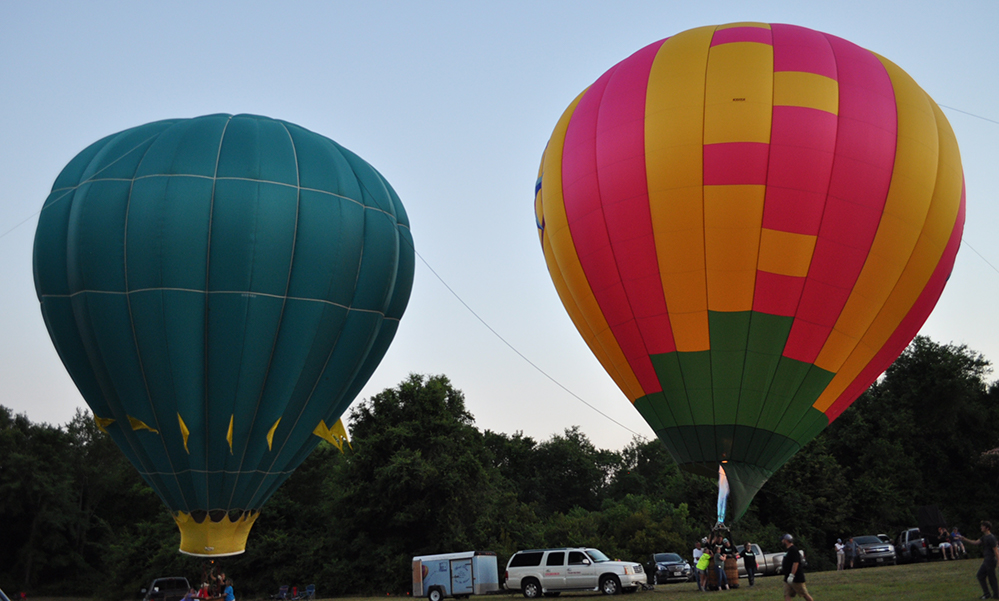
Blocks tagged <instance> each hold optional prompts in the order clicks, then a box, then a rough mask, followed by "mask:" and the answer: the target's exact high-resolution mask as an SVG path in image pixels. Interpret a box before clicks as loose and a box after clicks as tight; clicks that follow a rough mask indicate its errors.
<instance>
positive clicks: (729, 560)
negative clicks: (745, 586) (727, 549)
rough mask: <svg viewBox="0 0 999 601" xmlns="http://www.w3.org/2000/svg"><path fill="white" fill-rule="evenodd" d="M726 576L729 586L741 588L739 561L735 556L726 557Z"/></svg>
mask: <svg viewBox="0 0 999 601" xmlns="http://www.w3.org/2000/svg"><path fill="white" fill-rule="evenodd" d="M725 578H727V579H728V588H739V562H738V561H736V559H735V558H734V557H731V556H729V557H726V558H725Z"/></svg>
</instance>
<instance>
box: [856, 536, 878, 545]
mask: <svg viewBox="0 0 999 601" xmlns="http://www.w3.org/2000/svg"><path fill="white" fill-rule="evenodd" d="M853 540H855V541H857V544H858V545H880V544H881V539H880V538H878V537H876V536H858V537H857V538H855V539H853Z"/></svg>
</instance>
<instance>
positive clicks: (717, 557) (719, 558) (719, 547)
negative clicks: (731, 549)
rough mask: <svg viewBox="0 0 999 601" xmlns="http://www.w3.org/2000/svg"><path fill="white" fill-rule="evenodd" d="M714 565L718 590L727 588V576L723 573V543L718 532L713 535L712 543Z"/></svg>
mask: <svg viewBox="0 0 999 601" xmlns="http://www.w3.org/2000/svg"><path fill="white" fill-rule="evenodd" d="M714 551H715V552H714V556H713V558H712V559H713V560H714V566H715V574H717V575H718V590H720V591H721V590H725V591H727V590H729V589H728V578H727V576H726V575H725V557H726V555H725V543H724V540H723V539H722V536H721V535H720V534H718V535H716V536H715V545H714Z"/></svg>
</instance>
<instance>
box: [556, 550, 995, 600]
mask: <svg viewBox="0 0 999 601" xmlns="http://www.w3.org/2000/svg"><path fill="white" fill-rule="evenodd" d="M980 565H981V560H975V559H968V560H960V561H937V562H932V563H917V564H909V565H902V566H883V567H876V568H864V569H861V570H845V571H842V572H835V571H834V572H816V573H811V574H806V578H807V583H806V584H807V585H808V592H809V594H811V595H812V597H813V598H814V599H815V600H816V601H858V600H863V601H871V600H882V599H883V600H888V599H890V600H892V601H896V600H901V599H904V600H905V601H909V600H912V601H941V600H947V601H950V600H960V599H969V600H970V599H978V597H979V596H981V594H982V591H981V589H980V588H979V586H978V580H977V579H976V578H975V574H976V573H977V572H978V567H979V566H980ZM783 590H784V589H783V581H782V580H781V579H780V577H779V576H771V577H768V578H757V579H756V586H753V587H750V586H749V583H748V581H747V580H746V579H745V578H742V579H740V580H739V588H738V589H734V590H730V591H715V592H709V593H702V592H700V591H698V590H697V587H696V586H695V585H694V584H693V583H688V584H670V585H665V586H663V585H659V586H657V587H656V590H654V591H642V592H639V593H637V595H640V596H641V601H671V600H673V599H677V600H691V601H693V600H695V599H699V598H702V597H703V598H704V599H709V600H714V599H717V600H718V601H725V600H730V601H736V599H738V601H756V600H763V599H766V600H767V601H775V600H779V599H783V598H784V596H783V595H784V593H783ZM591 595H593V596H596V593H591ZM637 595H636V597H635V598H633V599H634V601H640V600H639V599H638V598H637ZM573 596H575V595H573Z"/></svg>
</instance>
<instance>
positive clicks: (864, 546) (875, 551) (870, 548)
mask: <svg viewBox="0 0 999 601" xmlns="http://www.w3.org/2000/svg"><path fill="white" fill-rule="evenodd" d="M853 542H855V543H857V563H859V564H860V565H861V566H883V565H892V566H893V565H895V563H896V557H895V547H893V546H892V545H891V543H886V542H884V541H883V540H881V538H880V537H877V536H855V537H853Z"/></svg>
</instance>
